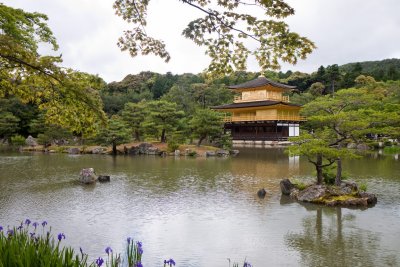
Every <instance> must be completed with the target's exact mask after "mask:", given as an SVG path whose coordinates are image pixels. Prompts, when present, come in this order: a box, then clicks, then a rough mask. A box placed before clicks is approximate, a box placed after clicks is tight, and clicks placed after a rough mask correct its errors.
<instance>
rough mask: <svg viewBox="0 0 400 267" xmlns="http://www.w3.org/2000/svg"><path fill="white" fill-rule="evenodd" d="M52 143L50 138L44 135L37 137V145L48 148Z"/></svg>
mask: <svg viewBox="0 0 400 267" xmlns="http://www.w3.org/2000/svg"><path fill="white" fill-rule="evenodd" d="M52 141H53V139H52V138H51V137H49V136H48V135H46V134H38V137H37V142H38V144H39V145H43V146H45V147H48V146H50V145H51V142H52Z"/></svg>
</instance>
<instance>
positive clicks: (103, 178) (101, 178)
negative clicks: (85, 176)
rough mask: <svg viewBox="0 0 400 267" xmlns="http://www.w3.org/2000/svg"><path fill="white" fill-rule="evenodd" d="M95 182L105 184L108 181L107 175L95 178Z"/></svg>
mask: <svg viewBox="0 0 400 267" xmlns="http://www.w3.org/2000/svg"><path fill="white" fill-rule="evenodd" d="M97 180H98V181H99V182H100V183H106V182H109V181H110V176H109V175H99V177H97Z"/></svg>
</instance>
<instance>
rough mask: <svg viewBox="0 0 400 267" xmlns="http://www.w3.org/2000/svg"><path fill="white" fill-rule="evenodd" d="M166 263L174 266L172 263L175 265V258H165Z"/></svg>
mask: <svg viewBox="0 0 400 267" xmlns="http://www.w3.org/2000/svg"><path fill="white" fill-rule="evenodd" d="M165 264H168V265H169V266H172V265H174V266H175V261H174V260H173V259H169V260H164V265H165Z"/></svg>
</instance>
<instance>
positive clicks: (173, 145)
mask: <svg viewBox="0 0 400 267" xmlns="http://www.w3.org/2000/svg"><path fill="white" fill-rule="evenodd" d="M178 148H179V144H177V143H176V142H174V141H173V140H171V141H169V142H167V150H168V152H174V151H175V150H177V149H178Z"/></svg>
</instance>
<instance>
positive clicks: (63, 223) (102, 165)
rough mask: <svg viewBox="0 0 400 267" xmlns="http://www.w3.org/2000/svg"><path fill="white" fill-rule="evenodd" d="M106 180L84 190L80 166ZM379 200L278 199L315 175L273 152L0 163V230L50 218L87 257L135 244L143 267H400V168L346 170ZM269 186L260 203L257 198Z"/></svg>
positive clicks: (388, 160)
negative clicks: (335, 204) (323, 203)
mask: <svg viewBox="0 0 400 267" xmlns="http://www.w3.org/2000/svg"><path fill="white" fill-rule="evenodd" d="M87 167H93V168H95V170H96V172H97V174H104V175H111V182H110V183H105V184H96V185H91V186H82V185H80V184H79V183H77V182H76V180H77V179H78V174H79V172H80V170H81V169H82V168H87ZM344 168H345V170H347V172H348V175H349V176H350V177H352V179H353V180H355V181H357V182H361V183H366V184H367V186H368V191H371V192H374V193H376V194H377V195H378V204H377V205H376V206H375V207H373V208H369V209H365V210H360V209H346V208H342V209H341V208H323V207H318V206H314V205H300V204H298V203H293V202H291V201H290V200H289V199H286V198H281V194H280V191H279V181H280V179H282V178H287V177H295V178H298V179H304V178H305V179H307V177H308V178H309V177H310V176H311V175H312V172H313V170H312V166H311V165H310V164H309V163H307V161H306V160H305V159H298V158H290V157H289V156H288V155H286V154H285V153H284V152H283V151H282V150H279V149H241V153H240V154H239V155H238V156H237V157H235V158H228V159H224V158H207V159H206V158H197V159H192V158H187V159H185V158H174V157H167V158H160V157H150V156H148V157H124V156H120V157H115V158H114V157H111V156H99V155H80V156H70V155H60V154H59V155H47V154H4V153H3V154H0V188H1V191H0V225H3V226H7V224H9V225H16V224H18V223H19V222H20V221H21V220H24V219H25V218H30V219H31V220H38V221H42V220H47V221H48V222H49V224H51V225H52V227H53V232H54V233H58V232H64V233H65V235H66V237H67V238H66V240H65V242H66V243H67V244H69V245H72V246H73V247H75V248H76V249H79V247H82V248H83V250H84V251H85V252H87V253H89V255H90V256H91V257H92V258H94V257H98V256H103V257H104V256H105V253H104V248H105V247H106V246H111V247H112V248H113V249H114V251H123V248H124V246H125V242H126V241H125V240H126V238H127V237H128V236H132V237H134V239H135V240H140V241H142V242H143V246H144V258H143V262H144V264H145V266H150V267H151V266H162V263H163V260H164V259H167V258H170V257H172V258H174V259H175V261H176V262H177V266H217V267H218V266H222V267H223V266H225V267H227V266H228V260H227V258H231V259H232V260H235V261H243V260H244V259H245V258H246V259H247V260H248V261H249V262H251V263H252V264H253V265H254V266H256V267H261V266H400V205H399V204H400V201H399V195H400V161H399V160H397V159H396V158H395V157H394V156H378V157H372V156H370V157H365V158H363V159H360V160H352V161H347V162H345V163H344ZM262 187H265V188H266V189H267V191H268V194H267V197H266V198H265V199H262V200H260V199H258V198H257V196H256V192H257V190H258V189H259V188H262Z"/></svg>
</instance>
